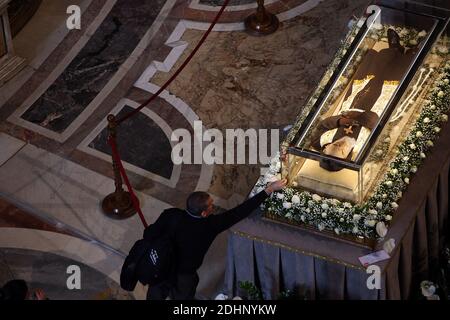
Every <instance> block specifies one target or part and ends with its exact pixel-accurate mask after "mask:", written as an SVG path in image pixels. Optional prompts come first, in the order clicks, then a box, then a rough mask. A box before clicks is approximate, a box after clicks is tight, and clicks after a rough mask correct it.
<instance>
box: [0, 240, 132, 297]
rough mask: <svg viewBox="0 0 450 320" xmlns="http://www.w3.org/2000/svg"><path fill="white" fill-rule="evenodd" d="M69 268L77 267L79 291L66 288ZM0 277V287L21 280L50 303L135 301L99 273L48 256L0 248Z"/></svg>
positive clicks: (74, 263)
mask: <svg viewBox="0 0 450 320" xmlns="http://www.w3.org/2000/svg"><path fill="white" fill-rule="evenodd" d="M71 265H76V266H79V267H80V271H81V289H80V290H69V289H68V288H67V285H66V281H67V278H68V277H69V274H67V267H68V266H71ZM0 274H1V275H2V276H0V281H1V282H0V285H3V284H4V283H5V282H7V281H9V280H12V279H23V280H25V281H26V282H27V284H28V287H29V289H30V290H31V291H32V290H33V289H37V288H40V289H43V290H44V291H45V293H46V295H47V297H48V298H49V299H51V300H134V298H133V297H132V295H131V294H129V293H128V292H126V291H124V290H122V289H121V288H120V286H119V285H118V284H117V283H116V282H114V281H112V279H110V278H108V277H107V276H105V275H104V274H102V273H100V272H99V271H97V270H95V269H93V268H91V267H89V266H87V265H85V264H83V263H80V262H79V261H75V260H72V259H68V258H65V257H62V256H59V255H56V254H53V253H48V252H39V251H34V250H27V249H12V248H7V249H6V248H0Z"/></svg>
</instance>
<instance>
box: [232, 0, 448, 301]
mask: <svg viewBox="0 0 450 320" xmlns="http://www.w3.org/2000/svg"><path fill="white" fill-rule="evenodd" d="M377 5H378V6H379V8H380V11H379V12H378V13H379V16H375V19H373V20H371V19H367V18H362V19H360V20H358V21H355V23H354V26H353V28H352V29H351V30H350V31H349V33H348V35H347V36H346V37H345V40H344V41H343V44H342V47H341V48H340V49H339V51H338V52H337V54H336V57H335V59H334V60H333V61H332V62H331V64H330V67H329V68H328V70H327V72H326V73H325V75H324V77H323V78H322V80H321V81H320V83H319V84H318V86H317V89H316V90H315V92H313V94H312V96H311V98H310V99H309V101H308V103H307V104H306V105H305V106H303V107H302V108H301V113H300V115H299V117H298V119H297V120H296V122H295V123H294V125H293V127H292V129H291V131H290V132H289V134H288V136H287V138H286V140H285V141H284V143H283V146H282V149H281V151H280V155H279V156H278V157H275V158H274V159H273V160H272V163H271V165H270V168H269V170H268V172H267V173H266V174H265V175H264V176H262V177H261V179H260V180H259V181H258V183H257V184H256V186H255V188H254V190H253V191H252V194H254V193H256V192H258V191H260V190H262V189H263V188H264V187H265V186H266V185H267V183H269V182H271V181H274V180H276V179H279V178H286V179H287V180H288V186H287V187H286V188H285V189H284V190H283V191H281V192H278V193H275V194H273V195H272V196H271V197H270V198H269V199H268V200H266V202H265V203H264V204H263V205H262V206H261V209H260V210H258V212H256V213H254V214H253V215H252V216H251V217H250V218H249V219H246V220H244V221H242V222H241V223H240V224H238V225H237V226H235V227H234V228H233V229H232V235H231V239H230V242H229V248H228V265H227V272H226V289H227V291H228V294H229V295H230V296H233V295H236V294H239V293H240V291H239V285H238V284H239V282H240V281H251V282H254V283H255V284H256V285H258V286H260V287H261V289H262V292H263V294H264V297H265V298H267V299H273V298H276V295H277V293H278V292H280V291H282V290H284V289H290V290H293V289H295V288H297V289H298V290H299V292H300V293H301V294H302V295H303V296H304V297H306V298H308V299H407V298H409V297H410V296H411V295H412V294H413V292H414V290H418V289H417V288H418V287H417V284H418V283H419V281H421V280H426V279H427V277H428V276H430V275H431V274H432V273H433V272H434V270H435V269H434V268H435V267H436V265H437V259H438V256H439V250H440V249H441V247H442V245H443V243H444V239H445V237H446V235H447V234H448V231H449V228H448V202H449V201H448V181H449V166H450V126H449V125H448V113H449V111H450V55H449V49H450V45H449V44H450V41H449V39H450V38H449V36H450V27H449V17H450V11H448V10H445V9H441V8H436V7H431V6H423V5H421V4H417V3H415V2H408V1H395V0H392V1H378V2H377ZM380 250H385V251H386V252H388V254H389V255H390V259H388V260H386V261H383V262H380V263H377V264H376V265H377V266H379V267H380V272H381V287H380V289H375V290H371V289H369V288H368V287H367V279H368V277H369V274H367V272H366V268H365V267H364V266H362V265H361V263H360V261H359V260H358V258H359V257H361V256H364V255H367V254H370V253H373V252H376V251H380Z"/></svg>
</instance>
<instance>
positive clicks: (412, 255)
mask: <svg viewBox="0 0 450 320" xmlns="http://www.w3.org/2000/svg"><path fill="white" fill-rule="evenodd" d="M449 172H450V125H448V124H445V126H444V127H443V128H442V131H441V136H440V137H439V139H438V140H437V142H436V143H435V146H434V147H433V149H432V151H431V153H430V154H429V156H428V157H427V158H426V159H425V161H424V163H423V164H422V166H421V167H420V169H419V171H418V172H417V173H416V174H415V176H413V177H412V178H411V183H410V185H409V187H408V189H407V190H406V192H405V193H404V195H403V198H402V199H401V200H400V202H399V207H398V209H397V212H396V213H395V214H394V219H393V220H392V223H391V225H390V227H389V231H388V234H387V235H386V237H385V239H390V238H393V239H395V242H396V247H395V249H394V251H393V252H392V253H391V258H390V259H389V260H386V261H383V262H379V263H377V264H376V265H378V266H379V267H380V268H381V289H380V290H376V289H374V290H369V289H368V288H367V279H368V276H369V274H367V273H366V270H365V268H363V267H362V265H361V264H360V262H359V260H358V257H360V256H363V255H366V254H369V253H370V252H372V250H371V249H369V248H367V247H364V246H362V245H358V244H356V243H353V242H348V241H345V240H342V239H336V238H332V237H329V236H326V235H324V234H322V233H319V232H314V231H309V230H305V229H300V228H297V227H294V226H288V225H283V224H278V223H274V222H271V221H267V220H264V219H263V218H261V214H260V213H259V212H257V213H254V214H253V215H252V216H250V218H247V219H245V220H244V221H242V222H240V223H239V224H237V225H236V226H235V227H233V228H232V230H231V234H230V237H229V242H228V257H227V266H226V273H225V292H226V293H227V294H228V295H229V296H235V295H241V294H243V293H242V292H241V290H240V289H239V286H238V283H239V282H240V281H251V282H253V283H255V284H256V285H259V286H260V288H261V290H262V292H263V295H264V298H265V299H276V297H277V294H278V292H280V291H282V290H285V289H290V290H292V289H294V288H295V287H297V288H298V289H299V291H300V293H303V294H304V295H305V296H306V297H307V298H308V299H370V300H372V299H373V300H378V299H408V298H410V297H411V296H412V295H416V294H417V292H418V290H420V288H419V283H420V281H422V280H426V279H429V277H430V275H431V274H433V272H435V270H436V268H437V267H438V266H437V264H438V257H439V252H440V250H441V248H442V246H443V244H444V240H445V238H446V236H447V235H448V232H449V224H448V212H449ZM382 245H383V243H381V242H380V243H377V245H376V247H375V248H374V250H373V251H377V250H381V249H382Z"/></svg>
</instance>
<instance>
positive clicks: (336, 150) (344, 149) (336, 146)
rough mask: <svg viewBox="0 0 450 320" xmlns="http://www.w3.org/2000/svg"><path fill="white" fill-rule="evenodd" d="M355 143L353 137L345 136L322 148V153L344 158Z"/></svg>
mask: <svg viewBox="0 0 450 320" xmlns="http://www.w3.org/2000/svg"><path fill="white" fill-rule="evenodd" d="M355 144H356V140H355V139H354V138H351V137H348V136H345V137H342V138H341V139H339V140H336V141H335V142H333V143H330V144H327V145H325V146H324V148H323V153H324V154H326V155H329V156H333V157H336V158H341V159H346V158H347V157H348V155H349V154H350V152H351V151H352V150H353V148H354V146H355Z"/></svg>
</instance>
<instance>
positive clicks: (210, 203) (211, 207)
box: [202, 197, 214, 218]
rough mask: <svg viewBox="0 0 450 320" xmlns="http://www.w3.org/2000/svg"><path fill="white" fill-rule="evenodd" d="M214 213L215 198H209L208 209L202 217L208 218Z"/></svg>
mask: <svg viewBox="0 0 450 320" xmlns="http://www.w3.org/2000/svg"><path fill="white" fill-rule="evenodd" d="M213 211H214V200H213V198H211V197H209V199H208V207H207V208H206V210H205V211H203V212H202V217H204V218H206V217H207V216H209V215H210V214H211V213H212V212H213Z"/></svg>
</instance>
